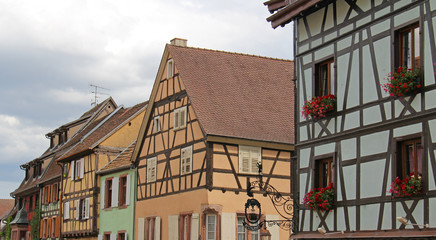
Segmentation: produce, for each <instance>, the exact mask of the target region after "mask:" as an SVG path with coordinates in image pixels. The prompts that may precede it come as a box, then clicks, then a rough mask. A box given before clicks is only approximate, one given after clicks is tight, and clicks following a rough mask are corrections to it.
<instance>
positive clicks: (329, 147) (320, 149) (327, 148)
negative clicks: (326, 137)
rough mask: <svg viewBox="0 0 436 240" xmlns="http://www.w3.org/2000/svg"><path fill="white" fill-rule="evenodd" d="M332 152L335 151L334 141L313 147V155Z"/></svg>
mask: <svg viewBox="0 0 436 240" xmlns="http://www.w3.org/2000/svg"><path fill="white" fill-rule="evenodd" d="M333 152H335V143H328V144H324V145H320V146H316V147H315V156H319V155H322V154H326V153H333Z"/></svg>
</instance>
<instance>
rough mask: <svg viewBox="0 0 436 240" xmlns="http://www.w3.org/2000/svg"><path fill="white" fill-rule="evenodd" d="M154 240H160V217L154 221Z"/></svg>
mask: <svg viewBox="0 0 436 240" xmlns="http://www.w3.org/2000/svg"><path fill="white" fill-rule="evenodd" d="M154 240H160V217H156V218H155V219H154Z"/></svg>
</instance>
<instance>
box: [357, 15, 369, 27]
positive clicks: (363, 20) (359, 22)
mask: <svg viewBox="0 0 436 240" xmlns="http://www.w3.org/2000/svg"><path fill="white" fill-rule="evenodd" d="M370 21H371V16H366V17H364V18H362V19H360V20H358V21H356V27H360V26H362V25H364V24H367V23H369V22H370Z"/></svg>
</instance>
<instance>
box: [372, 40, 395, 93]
mask: <svg viewBox="0 0 436 240" xmlns="http://www.w3.org/2000/svg"><path fill="white" fill-rule="evenodd" d="M390 46H391V45H390V37H385V38H382V39H380V40H378V41H374V52H375V59H376V65H377V70H378V75H379V80H380V83H381V84H384V83H387V80H386V78H387V76H388V74H389V72H391V65H390V61H386V59H390V57H391V51H390V49H391V47H390ZM380 88H381V87H380ZM387 96H389V93H385V91H384V90H382V97H387Z"/></svg>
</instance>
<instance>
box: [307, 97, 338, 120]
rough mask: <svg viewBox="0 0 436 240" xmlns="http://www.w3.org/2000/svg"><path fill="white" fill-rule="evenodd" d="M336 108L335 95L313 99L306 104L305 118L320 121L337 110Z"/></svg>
mask: <svg viewBox="0 0 436 240" xmlns="http://www.w3.org/2000/svg"><path fill="white" fill-rule="evenodd" d="M335 106H336V97H335V95H333V94H329V95H325V96H321V97H313V98H312V99H311V100H308V101H305V102H304V106H303V111H302V113H303V116H304V118H308V117H310V118H312V119H320V118H324V117H325V116H326V114H327V113H328V112H331V111H333V110H335Z"/></svg>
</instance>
